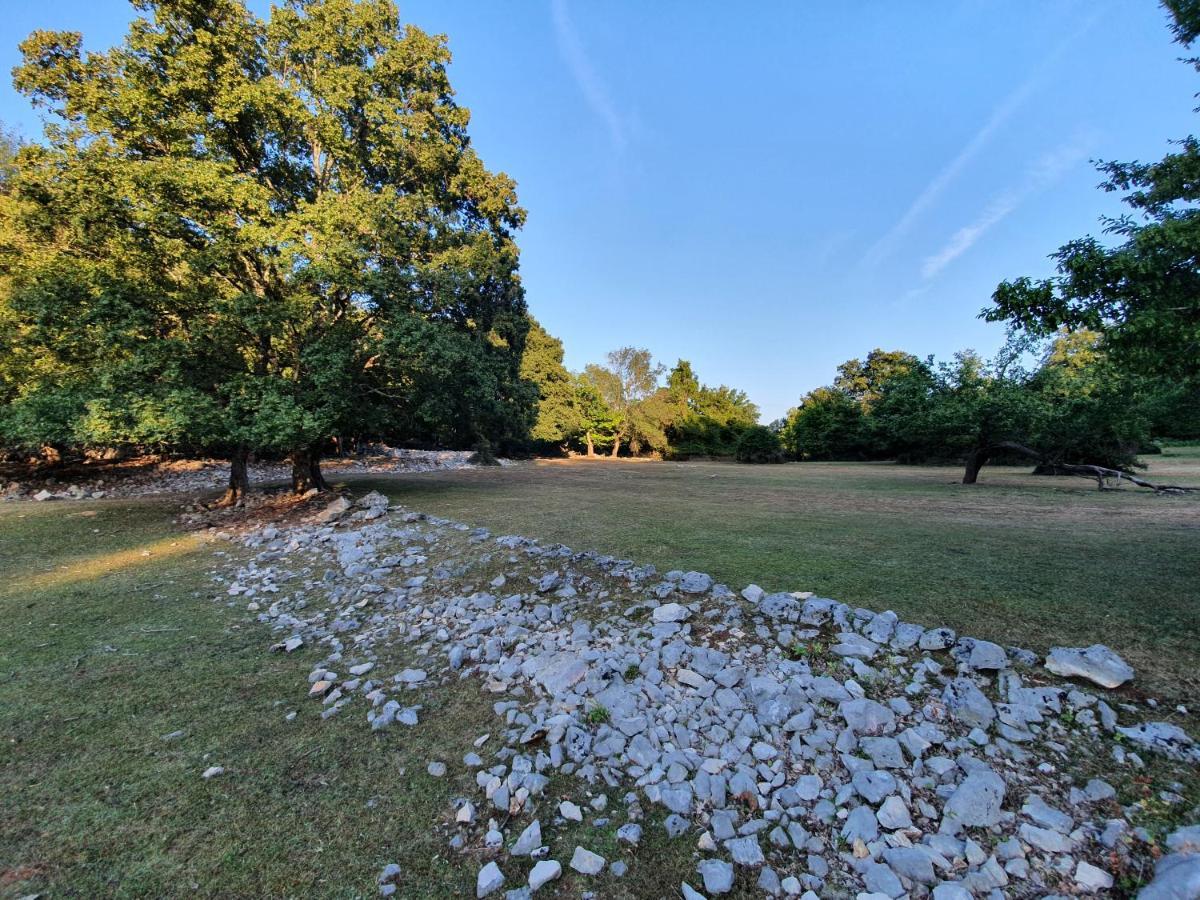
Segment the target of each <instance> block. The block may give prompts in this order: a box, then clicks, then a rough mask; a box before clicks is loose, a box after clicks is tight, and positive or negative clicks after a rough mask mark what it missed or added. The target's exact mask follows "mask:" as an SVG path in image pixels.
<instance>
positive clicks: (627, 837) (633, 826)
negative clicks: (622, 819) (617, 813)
mask: <svg viewBox="0 0 1200 900" xmlns="http://www.w3.org/2000/svg"><path fill="white" fill-rule="evenodd" d="M641 839H642V826H641V825H638V824H637V823H635V822H630V823H628V824H627V825H622V826H621V827H620V828H618V829H617V840H618V841H621V842H622V843H624V844H629V846H631V847H636V846H637V845H638V842H639V841H641Z"/></svg>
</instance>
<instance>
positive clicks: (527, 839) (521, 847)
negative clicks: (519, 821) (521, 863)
mask: <svg viewBox="0 0 1200 900" xmlns="http://www.w3.org/2000/svg"><path fill="white" fill-rule="evenodd" d="M540 846H542V823H541V822H540V821H538V820H537V819H534V820H533V822H531V823H530V824H529V825H528V826H527V827H526V829H525V830H524V831H522V832H521V836H520V837H518V838H517V842H516V843H515V844H513V846H512V850H511V851H510V852H511V853H512V855H513V856H529V855H530V854H532V853H533V851H534V850H536V849H537V848H538V847H540Z"/></svg>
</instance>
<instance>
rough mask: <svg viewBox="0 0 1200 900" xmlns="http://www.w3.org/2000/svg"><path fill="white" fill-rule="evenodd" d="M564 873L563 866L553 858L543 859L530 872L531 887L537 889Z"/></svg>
mask: <svg viewBox="0 0 1200 900" xmlns="http://www.w3.org/2000/svg"><path fill="white" fill-rule="evenodd" d="M560 875H562V866H561V865H560V864H559V863H558V862H557V861H555V860H553V859H543V860H541V861H539V862H538V864H537V865H535V866H534V867H533V869H532V870H531V871H530V873H529V889H530V890H531V891H536V890H537V889H538V888H540V887H541V886H542V885H544V884H546V883H547V882H549V881H553V880H554V879H556V878H558V877H559V876H560Z"/></svg>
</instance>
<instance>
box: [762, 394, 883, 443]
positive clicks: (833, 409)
mask: <svg viewBox="0 0 1200 900" xmlns="http://www.w3.org/2000/svg"><path fill="white" fill-rule="evenodd" d="M864 415H865V414H864V412H863V408H862V405H861V404H860V403H859V402H858V401H857V400H855V399H854V398H853V397H852V396H850V395H849V394H848V393H846V392H845V391H840V390H837V389H836V388H831V387H821V388H817V389H816V390H813V391H810V392H809V393H808V394H807V395H805V397H804V399H803V400H801V401H800V405H799V406H798V407H796V408H795V409H794V410H792V411H791V413H789V415H788V420H787V424H786V425H785V426H784V430H783V435H782V438H783V445H784V446H785V447H786V448H787V451H788V452H789V453H790V454H791V455H792V456H794V457H795V458H796V459H812V460H817V459H856V458H860V457H861V456H862V452H863V446H864V439H865V434H866V425H865V420H864Z"/></svg>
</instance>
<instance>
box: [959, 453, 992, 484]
mask: <svg viewBox="0 0 1200 900" xmlns="http://www.w3.org/2000/svg"><path fill="white" fill-rule="evenodd" d="M990 455H991V453H990V448H988V447H977V448H976V449H974V450H972V451H971V452H970V453H968V454H967V468H966V471H964V472H963V480H962V483H963V484H974V483H975V482H976V481H977V480H978V479H979V470H980V469H982V468H983V466H984V463H986V462H987V461H988V456H990Z"/></svg>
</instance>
